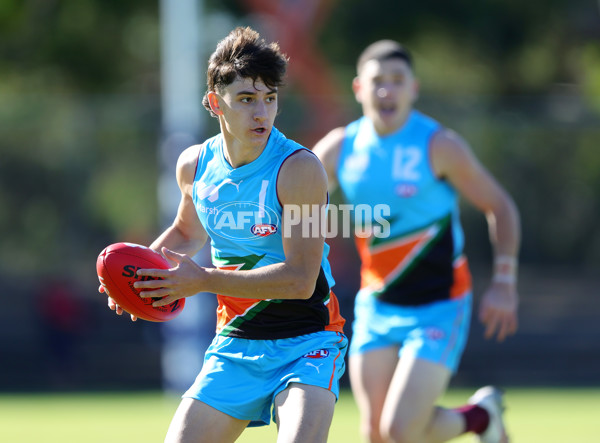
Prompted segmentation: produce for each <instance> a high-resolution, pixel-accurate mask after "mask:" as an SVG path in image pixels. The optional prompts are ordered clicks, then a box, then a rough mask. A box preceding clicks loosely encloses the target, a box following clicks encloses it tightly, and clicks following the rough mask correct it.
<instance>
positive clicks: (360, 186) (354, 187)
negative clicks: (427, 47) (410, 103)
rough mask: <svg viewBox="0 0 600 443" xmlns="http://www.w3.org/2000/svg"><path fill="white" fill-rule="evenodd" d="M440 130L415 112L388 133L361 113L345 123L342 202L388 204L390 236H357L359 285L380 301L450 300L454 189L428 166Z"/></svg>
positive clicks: (457, 251) (460, 241)
mask: <svg viewBox="0 0 600 443" xmlns="http://www.w3.org/2000/svg"><path fill="white" fill-rule="evenodd" d="M440 129H441V126H440V124H439V123H438V122H436V121H435V120H433V119H431V118H429V117H427V116H425V115H423V114H421V113H420V112H418V111H412V112H411V113H410V115H409V117H408V120H407V122H406V124H405V125H404V126H403V127H402V128H401V129H400V130H398V131H396V132H394V133H392V134H389V135H385V136H379V135H378V134H377V132H376V131H375V129H374V127H373V124H372V123H371V121H370V120H369V119H368V118H366V117H362V118H360V119H359V120H356V121H354V122H352V123H350V124H349V125H348V126H347V127H346V137H345V139H344V141H343V144H342V148H341V152H340V157H339V162H338V170H337V176H338V181H339V184H340V187H341V190H342V193H343V196H344V198H345V200H346V203H350V204H353V205H359V204H363V205H369V206H370V207H372V208H373V207H375V206H376V205H387V207H388V208H389V214H386V216H385V219H386V220H388V222H389V235H388V236H386V237H385V238H382V237H372V238H369V239H368V240H365V241H362V240H361V239H357V242H359V244H358V246H359V252H360V253H361V258H362V261H363V273H362V275H363V281H362V287H363V289H365V288H370V289H369V290H371V291H372V292H373V293H374V294H375V295H378V296H379V297H380V298H381V299H383V300H385V301H389V302H392V303H398V304H421V303H427V302H429V301H433V300H436V299H445V298H450V297H451V295H450V294H449V288H450V287H451V286H452V280H453V276H452V272H453V270H452V262H453V260H454V259H455V258H457V257H459V256H460V255H461V253H462V251H463V247H464V235H463V231H462V228H461V225H460V221H459V211H458V195H457V192H456V191H455V190H454V188H453V187H452V186H450V185H449V184H448V183H447V182H445V181H444V180H442V179H440V178H438V177H436V175H435V173H434V172H433V170H432V166H431V159H430V152H429V148H430V142H431V138H432V137H433V135H434V134H435V133H436V132H437V131H438V130H440ZM367 221H368V220H367ZM372 221H373V223H374V225H375V224H376V220H372ZM394 248H395V249H396V253H395V254H392V253H391V252H390V251H392V250H393V249H394ZM393 260H395V261H397V263H392V262H391V261H393ZM367 263H371V265H370V266H371V269H367V268H366V266H368V265H367ZM427 281H428V282H429V284H431V286H432V287H431V288H426V287H425V286H426V285H427V283H426V282H427ZM432 282H438V283H435V284H434V283H432ZM391 287H394V288H393V290H392V289H391Z"/></svg>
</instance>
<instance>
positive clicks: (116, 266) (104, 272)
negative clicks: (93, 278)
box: [96, 243, 185, 322]
mask: <svg viewBox="0 0 600 443" xmlns="http://www.w3.org/2000/svg"><path fill="white" fill-rule="evenodd" d="M170 267H171V265H170V264H169V262H168V261H167V260H166V259H165V258H164V257H163V256H162V255H160V254H159V253H158V252H156V251H153V250H152V249H150V248H148V247H146V246H142V245H136V244H134V243H115V244H112V245H110V246H107V247H106V248H105V249H104V250H103V251H102V252H101V253H100V255H99V256H98V260H97V261H96V272H97V273H98V278H99V279H100V284H101V285H102V286H104V290H105V291H106V292H107V293H108V295H110V297H111V298H112V299H113V300H114V301H115V302H116V303H117V304H118V305H119V306H120V307H122V308H123V310H125V311H127V312H128V313H130V314H133V315H135V316H137V317H138V318H142V319H144V320H148V321H156V322H161V321H167V320H171V319H173V318H175V317H177V316H178V315H179V314H180V313H181V311H182V310H183V307H184V306H185V299H183V298H182V299H179V300H175V301H174V302H173V303H170V304H168V305H166V306H160V307H158V308H155V307H153V306H152V303H153V302H154V301H156V300H157V299H156V298H151V297H148V298H141V297H140V295H139V294H140V290H139V289H136V288H134V287H133V284H134V283H135V282H136V281H137V280H141V279H149V278H152V277H138V276H137V274H136V272H137V270H138V269H169V268H170Z"/></svg>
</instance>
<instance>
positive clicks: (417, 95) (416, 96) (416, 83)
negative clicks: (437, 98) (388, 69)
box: [412, 79, 421, 102]
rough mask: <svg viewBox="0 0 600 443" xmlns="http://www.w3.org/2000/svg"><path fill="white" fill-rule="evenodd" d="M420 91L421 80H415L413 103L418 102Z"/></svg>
mask: <svg viewBox="0 0 600 443" xmlns="http://www.w3.org/2000/svg"><path fill="white" fill-rule="evenodd" d="M420 90H421V84H420V83H419V80H417V79H415V80H414V83H413V90H412V101H413V102H415V101H417V99H418V98H419V91H420Z"/></svg>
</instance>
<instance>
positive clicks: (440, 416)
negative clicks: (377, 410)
mask: <svg viewBox="0 0 600 443" xmlns="http://www.w3.org/2000/svg"><path fill="white" fill-rule="evenodd" d="M450 377H451V373H450V371H449V370H448V369H447V368H446V367H444V366H442V365H439V364H436V363H433V362H430V361H427V360H422V359H414V358H412V357H403V358H401V359H400V361H399V362H398V366H397V367H396V372H395V374H394V377H393V379H392V382H391V384H390V387H389V390H388V395H387V398H386V402H385V404H384V407H383V411H382V416H381V429H382V433H383V434H385V436H386V437H387V438H388V439H387V440H385V441H393V442H421V443H434V442H445V441H448V440H450V439H451V438H454V437H456V436H458V435H460V434H462V433H463V432H464V429H465V422H464V418H463V416H462V415H461V414H460V413H459V412H457V411H454V410H451V409H444V408H440V407H437V406H435V404H436V402H437V401H438V399H439V397H440V396H441V395H442V394H443V393H444V392H445V391H446V389H447V387H448V383H449V381H450Z"/></svg>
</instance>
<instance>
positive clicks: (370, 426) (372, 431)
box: [360, 420, 386, 443]
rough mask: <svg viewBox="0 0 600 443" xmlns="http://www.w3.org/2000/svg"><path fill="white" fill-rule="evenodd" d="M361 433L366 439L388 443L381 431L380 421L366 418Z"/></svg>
mask: <svg viewBox="0 0 600 443" xmlns="http://www.w3.org/2000/svg"><path fill="white" fill-rule="evenodd" d="M360 430H361V434H362V436H363V438H364V439H365V441H368V442H371V443H386V440H384V439H383V437H382V436H381V434H380V432H379V421H377V420H364V421H363V422H362V424H361V427H360Z"/></svg>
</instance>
